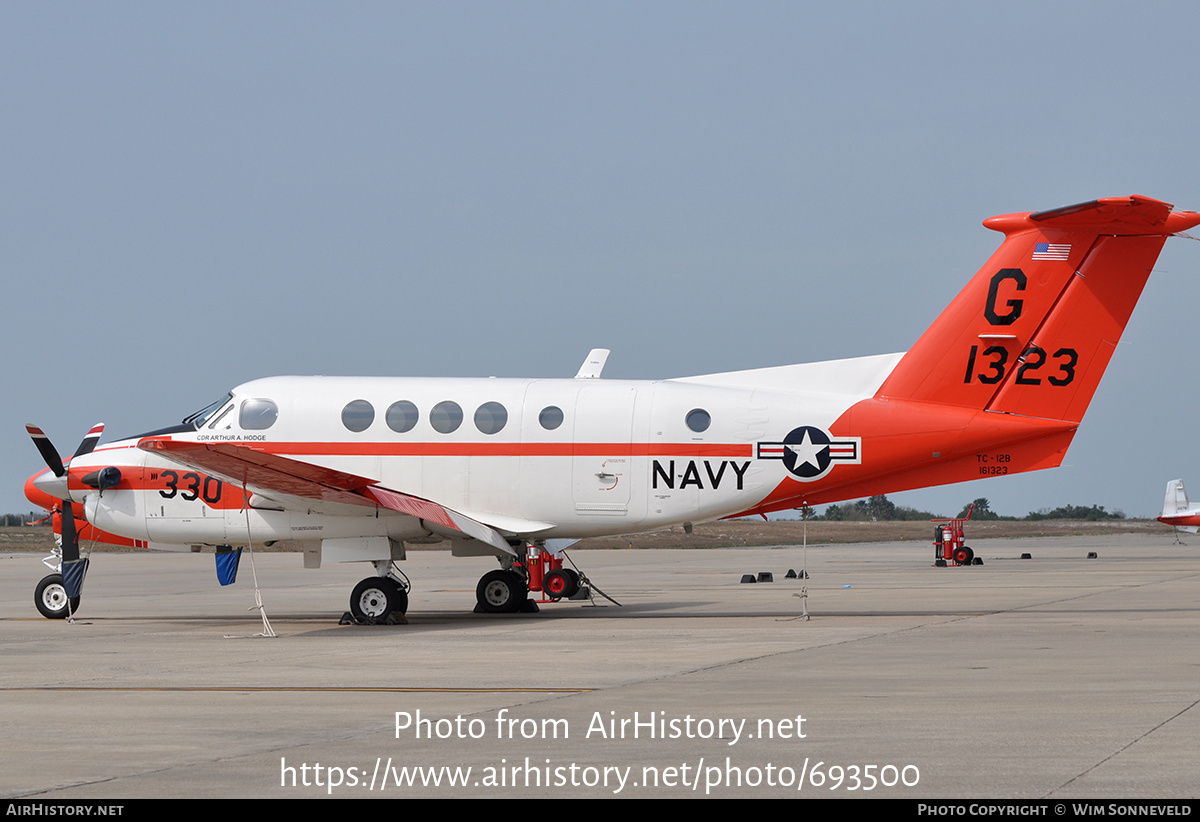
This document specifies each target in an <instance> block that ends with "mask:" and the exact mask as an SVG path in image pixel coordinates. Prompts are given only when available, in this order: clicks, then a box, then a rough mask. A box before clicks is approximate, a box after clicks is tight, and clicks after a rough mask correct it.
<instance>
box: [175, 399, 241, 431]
mask: <svg viewBox="0 0 1200 822" xmlns="http://www.w3.org/2000/svg"><path fill="white" fill-rule="evenodd" d="M231 399H233V394H226V395H225V396H223V397H221V399H219V400H217V401H216V402H214V403H209V404H208V405H206V406H204V407H203V408H201V409H200V410H199V411H197V412H196V413H194V414H188V415H187V416H186V417H184V418H183V424H184V425H190V426H192V427H193V428H197V429H199V428H200V427H202V426H203V425H204V423H206V422H208V418H209V417H211V416H212V415H213V414H215V413H217V410H218V409H219V408H220V407H221V406H222V405H224V404H225V403H227V402H229V401H230V400H231Z"/></svg>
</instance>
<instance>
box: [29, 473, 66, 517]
mask: <svg viewBox="0 0 1200 822" xmlns="http://www.w3.org/2000/svg"><path fill="white" fill-rule="evenodd" d="M69 497H70V492H69V491H68V490H67V475H66V474H63V475H62V476H61V477H56V476H54V472H53V471H51V470H50V469H49V468H47V469H46V470H45V471H42V472H41V473H39V474H34V475H33V476H32V477H30V478H29V479H28V480H26V481H25V498H26V499H28V500H29V501H30V502H32V503H33V504H34V505H37V506H38V507H40V508H45V509H47V510H49V509H50V508H53V507H54V506H56V505H58V501H59V500H64V499H68V498H69Z"/></svg>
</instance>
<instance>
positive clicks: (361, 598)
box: [350, 577, 408, 622]
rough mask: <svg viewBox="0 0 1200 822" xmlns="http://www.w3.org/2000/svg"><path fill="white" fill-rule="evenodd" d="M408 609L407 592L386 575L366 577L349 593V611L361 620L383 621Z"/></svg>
mask: <svg viewBox="0 0 1200 822" xmlns="http://www.w3.org/2000/svg"><path fill="white" fill-rule="evenodd" d="M394 611H398V612H399V613H401V614H403V613H405V612H407V611H408V593H407V592H406V591H405V590H404V589H403V588H401V587H400V586H399V585H397V584H396V583H395V582H394V581H393V580H391V579H389V578H388V577H367V578H366V579H364V580H363V581H362V582H360V583H358V584H357V585H355V586H354V592H353V593H351V594H350V613H352V614H354V618H355V619H357V620H360V621H362V622H383V621H384V620H386V619H387V618H388V617H389V616H390V615H391V614H392V612H394Z"/></svg>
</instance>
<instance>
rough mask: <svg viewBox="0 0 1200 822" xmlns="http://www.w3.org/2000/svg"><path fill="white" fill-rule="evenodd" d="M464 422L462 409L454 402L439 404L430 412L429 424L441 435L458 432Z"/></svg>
mask: <svg viewBox="0 0 1200 822" xmlns="http://www.w3.org/2000/svg"><path fill="white" fill-rule="evenodd" d="M462 421H463V411H462V408H461V407H460V406H459V404H458V403H456V402H455V401H454V400H445V401H443V402H439V403H438V404H437V405H435V406H434V407H433V410H431V411H430V412H429V424H430V425H432V426H433V430H434V431H437V432H438V433H439V434H449V433H450V432H451V431H457V430H458V426H460V425H462Z"/></svg>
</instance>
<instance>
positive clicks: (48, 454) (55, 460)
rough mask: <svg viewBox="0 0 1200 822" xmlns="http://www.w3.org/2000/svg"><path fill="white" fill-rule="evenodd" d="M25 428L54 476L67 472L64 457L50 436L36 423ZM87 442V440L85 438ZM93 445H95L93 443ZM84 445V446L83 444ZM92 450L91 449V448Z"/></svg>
mask: <svg viewBox="0 0 1200 822" xmlns="http://www.w3.org/2000/svg"><path fill="white" fill-rule="evenodd" d="M25 430H26V431H28V432H29V436H30V437H32V438H33V444H34V445H36V446H37V450H38V453H39V454H41V455H42V459H43V460H45V462H46V467H48V468H49V469H50V470H51V471H53V472H54V476H56V477H61V476H62V475H63V474H65V473H67V469H66V468H64V467H63V461H62V457H60V456H59V455H58V452H57V451H55V450H54V445H53V444H52V443H51V442H50V438H49V437H47V436H46V434H45V432H43V431H42V429H40V428H38V427H37V426H36V425H28V424H27V425H26V426H25ZM84 441H85V442H86V440H84ZM93 445H95V444H94V443H93ZM81 447H82V446H81ZM89 450H90V449H89Z"/></svg>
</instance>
